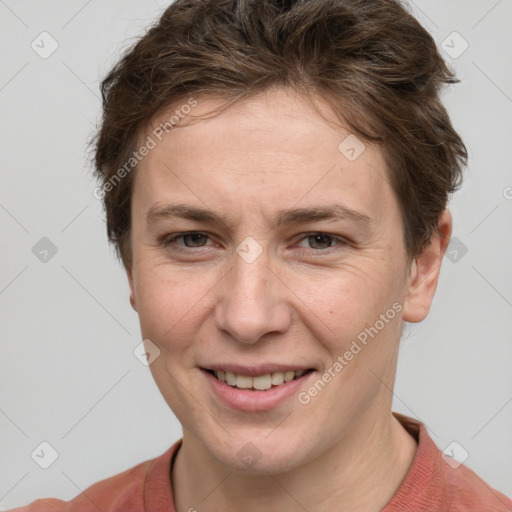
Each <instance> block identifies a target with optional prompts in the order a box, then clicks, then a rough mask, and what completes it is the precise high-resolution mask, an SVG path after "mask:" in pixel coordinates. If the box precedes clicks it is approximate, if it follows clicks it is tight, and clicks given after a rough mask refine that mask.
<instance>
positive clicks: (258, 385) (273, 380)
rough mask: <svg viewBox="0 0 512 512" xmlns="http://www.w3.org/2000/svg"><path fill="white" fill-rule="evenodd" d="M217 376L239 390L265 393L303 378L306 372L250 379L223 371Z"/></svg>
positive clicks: (275, 374)
mask: <svg viewBox="0 0 512 512" xmlns="http://www.w3.org/2000/svg"><path fill="white" fill-rule="evenodd" d="M213 373H214V374H215V376H216V377H217V378H218V379H219V380H220V381H222V382H225V383H226V384H228V386H232V387H237V388H239V389H256V390H258V391H265V390H267V389H270V388H271V387H272V386H279V385H281V384H283V383H285V382H290V381H291V380H294V379H298V378H300V377H302V376H303V375H304V374H305V373H306V371H305V370H297V371H295V372H294V371H288V372H274V373H266V374H265V375H258V376H257V377H249V376H248V375H239V374H236V373H231V372H224V371H223V370H219V371H215V372H213Z"/></svg>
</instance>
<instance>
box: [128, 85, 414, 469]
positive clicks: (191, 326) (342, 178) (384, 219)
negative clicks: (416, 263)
mask: <svg viewBox="0 0 512 512" xmlns="http://www.w3.org/2000/svg"><path fill="white" fill-rule="evenodd" d="M197 100H198V104H197V106H195V107H194V108H193V111H192V115H194V116H198V115H201V114H206V113H208V112H210V111H211V110H212V109H213V108H214V107H217V106H218V105H220V104H221V103H222V102H221V100H220V99H217V100H215V99H213V98H208V99H206V98H204V99H201V98H200V97H198V98H197ZM322 108H324V109H325V110H324V113H325V114H327V115H329V111H328V108H327V106H325V105H324V106H323V107H322ZM168 118H169V113H168V112H167V113H165V114H162V115H160V116H159V117H157V118H155V119H154V120H153V121H152V125H153V126H152V128H148V131H147V132H146V133H145V134H143V140H146V138H147V136H148V135H151V130H152V129H153V128H154V127H155V126H158V125H159V124H160V123H161V122H165V120H167V119H168ZM332 119H334V117H332ZM349 135H350V132H349V131H347V130H345V129H343V128H341V127H340V126H334V125H332V124H330V123H328V122H327V121H326V120H325V119H323V118H322V117H321V116H319V115H318V113H317V112H316V111H315V110H314V109H313V108H312V107H311V105H310V104H309V103H308V102H307V101H306V100H305V99H304V98H303V97H301V96H298V95H296V94H292V93H290V92H284V91H274V92H271V93H270V92H269V93H266V94H264V95H261V96H258V97H254V98H252V99H250V100H245V101H244V102H241V103H238V104H236V105H234V106H232V107H230V108H229V109H228V110H226V111H225V112H223V113H221V114H220V115H217V116H216V117H213V118H211V119H205V120H200V121H198V122H194V123H193V124H187V119H186V118H185V119H183V120H182V121H181V122H180V125H179V127H176V128H174V129H173V130H172V131H170V133H168V134H166V135H164V136H163V137H162V140H161V141H157V144H156V147H154V148H153V149H152V150H151V151H150V152H149V154H148V155H147V156H146V157H145V158H144V159H143V160H142V162H141V163H140V164H139V168H138V169H137V173H136V176H135V182H134V192H133V197H132V211H131V213H132V249H133V267H132V269H131V272H129V281H130V287H131V303H132V306H133V307H134V309H135V310H136V311H137V312H138V314H139V317H140V324H141V331H142V336H143V338H144V339H146V340H151V343H152V345H150V346H149V345H148V346H149V347H150V348H149V351H150V352H151V350H154V349H153V348H151V347H153V346H156V347H157V350H159V351H160V352H159V355H158V357H157V358H156V359H155V360H154V362H152V364H151V365H150V369H151V372H152V374H153V376H154V379H155V381H156V383H157V385H158V387H159V389H160V391H161V393H162V395H163V397H164V398H165V400H166V401H167V403H168V404H169V406H170V407H171V409H172V410H173V411H174V413H175V415H176V416H177V418H178V419H179V421H180V422H181V424H182V426H183V431H184V438H185V439H186V440H187V441H188V442H190V443H191V444H192V443H195V444H196V445H197V446H201V447H202V448H203V449H204V450H205V453H208V455H209V456H211V457H212V459H215V460H216V461H218V462H220V463H222V464H225V465H227V466H229V467H231V468H236V469H239V470H245V471H253V472H259V471H261V472H265V471H270V472H278V471H282V470H285V469H290V468H295V467H299V466H300V465H301V464H304V463H306V462H307V461H310V460H313V459H315V458H317V457H318V456H320V455H321V454H322V453H324V452H326V451H327V450H329V449H332V448H333V447H334V446H335V445H337V444H338V443H340V442H343V440H346V439H349V438H350V437H351V436H353V435H354V433H355V432H360V431H364V429H365V428H367V427H368V426H369V425H372V426H374V425H375V422H378V421H379V419H380V418H383V417H384V416H386V415H388V416H389V410H390V407H391V405H390V404H391V393H390V392H389V388H392V386H393V379H394V371H395V365H396V353H397V347H398V343H399V339H400V334H401V330H402V320H403V319H404V314H406V313H407V312H408V311H411V308H412V307H413V306H411V305H410V304H409V305H408V304H407V300H408V297H407V294H408V291H409V286H410V283H411V281H410V279H409V277H408V276H409V274H408V272H407V270H408V269H407V263H406V255H405V250H404V244H403V235H402V231H403V226H402V222H401V215H400V210H399V205H398V202H397V200H396V198H395V196H394V194H393V191H392V189H391V188H390V186H389V184H388V179H387V170H386V167H385V164H384V159H383V157H382V154H381V152H380V150H379V148H377V147H373V146H371V145H369V144H366V147H365V150H364V151H363V152H362V154H360V156H359V157H358V158H356V159H354V156H357V153H358V152H359V151H360V150H361V149H362V146H357V147H356V149H355V151H353V152H352V151H350V147H348V149H347V147H346V144H347V142H345V146H344V145H343V144H342V145H341V151H340V149H339V147H340V143H342V142H343V141H344V140H345V139H346V137H347V136H349ZM351 140H352V139H349V141H351ZM349 146H350V144H349ZM347 156H349V157H350V158H347ZM178 206H179V207H178ZM190 232H192V233H190ZM411 314H412V313H411ZM365 334H366V336H365ZM363 340H365V342H363ZM357 347H359V348H357ZM350 354H351V355H350ZM336 362H338V364H336ZM211 370H221V372H220V374H219V373H217V376H215V375H213V374H212V372H211ZM227 370H229V372H230V375H229V378H228V381H229V382H230V384H228V383H225V382H222V377H223V372H222V371H227ZM294 370H304V371H305V373H304V374H303V375H302V376H301V374H300V373H292V374H291V375H292V376H293V377H294V380H292V381H287V382H284V383H283V384H280V385H279V382H282V381H283V379H286V378H290V377H289V376H290V374H288V377H286V375H283V374H282V372H284V371H289V372H291V371H294ZM232 373H234V374H235V375H234V377H233V376H232V375H231V374H232ZM236 374H238V376H237V375H236ZM329 375H330V378H329ZM219 376H220V379H219V378H218V377H219ZM252 376H259V377H258V378H256V379H251V377H252ZM224 378H226V376H224ZM232 379H234V380H232ZM319 380H320V381H321V382H320V384H319ZM234 382H236V384H237V386H241V387H244V386H251V387H252V386H254V387H260V388H268V387H269V386H270V385H271V386H272V387H271V388H270V389H267V390H254V389H238V387H233V383H234ZM272 383H274V384H272ZM315 383H316V384H315ZM383 383H384V384H383ZM315 390H316V391H315ZM249 443H250V444H249ZM244 455H249V459H247V458H244ZM251 457H252V458H253V459H256V458H257V459H259V461H258V464H257V465H255V466H254V467H250V464H247V460H250V459H251Z"/></svg>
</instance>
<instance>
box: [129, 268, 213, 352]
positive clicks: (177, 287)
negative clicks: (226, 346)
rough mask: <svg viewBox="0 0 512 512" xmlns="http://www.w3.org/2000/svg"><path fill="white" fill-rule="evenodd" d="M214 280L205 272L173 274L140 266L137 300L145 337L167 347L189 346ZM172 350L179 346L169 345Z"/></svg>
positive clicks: (166, 270)
mask: <svg viewBox="0 0 512 512" xmlns="http://www.w3.org/2000/svg"><path fill="white" fill-rule="evenodd" d="M214 285H215V280H213V279H212V280H211V282H210V279H209V274H208V273H206V272H198V271H197V270H196V271H195V272H193V273H192V272H184V271H180V272H179V273H178V272H173V271H172V270H169V269H165V270H164V267H163V266H162V267H159V266H158V265H157V266H149V265H148V266H143V265H141V266H139V268H138V272H137V286H136V299H137V303H138V313H139V319H140V324H141V330H142V334H143V336H144V337H146V338H149V339H151V340H152V341H154V342H155V343H157V344H158V343H160V344H162V345H164V346H165V345H168V344H169V343H170V340H183V343H186V342H189V340H190V336H191V335H192V333H193V332H195V331H197V325H198V322H199V321H200V320H199V316H202V314H203V312H204V310H205V307H207V304H208V302H209V300H210V301H211V299H209V294H208V291H209V290H210V291H211V290H213V288H214ZM172 343H173V345H174V347H175V348H178V347H176V344H178V343H179V342H178V341H176V342H174V341H173V342H172Z"/></svg>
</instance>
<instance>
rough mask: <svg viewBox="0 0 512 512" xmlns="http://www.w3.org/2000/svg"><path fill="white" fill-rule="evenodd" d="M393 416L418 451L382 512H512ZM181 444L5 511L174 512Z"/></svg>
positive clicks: (416, 426)
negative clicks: (77, 488) (59, 494)
mask: <svg viewBox="0 0 512 512" xmlns="http://www.w3.org/2000/svg"><path fill="white" fill-rule="evenodd" d="M393 414H394V416H395V417H396V418H397V419H398V420H399V421H400V423H401V424H402V425H403V427H404V428H405V429H406V430H407V431H408V432H409V433H410V434H411V435H412V436H413V437H414V438H415V439H416V442H417V443H418V449H417V452H416V455H415V458H414V460H413V463H412V465H411V467H410V468H409V471H408V473H407V475H406V476H405V478H404V480H403V481H402V483H401V485H400V487H399V488H398V489H397V491H396V493H395V494H394V496H393V498H392V499H391V500H390V501H389V502H388V504H387V505H386V506H385V507H384V508H383V509H382V512H406V511H407V512H462V511H464V512H470V511H471V512H512V500H510V499H509V498H507V497H506V496H505V495H503V494H501V493H500V492H498V491H497V490H495V489H493V488H492V487H490V486H489V485H487V484H486V483H485V482H484V481H483V480H482V479H481V478H479V477H478V476H477V475H476V474H475V473H473V471H471V470H470V469H469V468H468V467H466V466H464V465H461V466H459V467H457V468H456V469H454V468H452V467H451V466H450V465H449V464H448V463H447V462H445V460H444V459H443V458H442V453H441V451H440V450H439V448H438V447H437V446H436V445H435V443H434V441H433V440H432V439H431V438H430V436H429V435H428V433H427V430H426V428H425V425H424V424H423V423H420V422H418V421H416V420H413V419H412V418H409V417H407V416H403V415H401V414H398V413H393ZM181 443H182V439H180V440H179V441H177V442H176V443H175V444H174V445H173V446H171V447H170V448H169V449H168V450H167V451H166V452H165V453H163V454H162V455H160V456H159V457H156V458H154V459H151V460H147V461H145V462H142V463H141V464H138V465H136V466H134V467H132V468H131V469H128V470H126V471H124V472H122V473H119V474H118V475H115V476H112V477H110V478H107V479H105V480H102V481H100V482H97V483H95V484H94V485H91V486H90V487H89V488H87V489H86V490H85V491H84V492H82V493H80V494H79V495H78V496H76V497H75V498H73V499H72V500H71V501H68V502H64V501H62V500H58V499H54V498H46V499H40V500H36V501H34V502H33V503H31V504H30V505H27V506H25V507H21V508H16V509H13V510H12V511H11V512H98V510H101V511H102V512H176V509H175V507H174V499H173V491H172V487H171V476H170V475H171V467H172V463H173V460H174V456H175V455H176V453H177V452H178V449H179V447H180V446H181Z"/></svg>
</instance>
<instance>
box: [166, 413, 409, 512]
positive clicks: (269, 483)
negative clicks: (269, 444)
mask: <svg viewBox="0 0 512 512" xmlns="http://www.w3.org/2000/svg"><path fill="white" fill-rule="evenodd" d="M187 434H188V435H187ZM416 449H417V444H416V441H415V440H414V439H413V438H412V437H411V436H410V435H409V434H408V433H407V432H406V430H405V429H404V428H403V427H402V426H401V424H400V423H399V422H398V420H397V419H396V418H395V417H394V416H392V415H391V414H390V413H388V414H387V415H386V416H385V417H384V418H383V419H382V420H380V421H375V418H374V420H373V421H372V422H369V421H366V422H365V423H364V424H363V423H362V422H361V423H360V424H357V425H355V426H354V428H352V429H351V431H350V433H349V435H348V436H345V437H344V438H343V439H342V440H340V441H339V442H338V443H337V444H336V445H334V446H333V448H332V449H331V450H328V451H327V452H326V453H324V454H323V455H322V456H320V457H318V458H316V459H314V460H312V461H310V462H308V463H307V464H304V465H303V466H301V467H299V468H295V469H293V470H291V471H288V472H286V473H279V474H270V473H267V474H264V475H254V474H247V473H243V472H237V471H233V470H230V469H229V468H227V467H226V466H224V465H222V464H220V463H218V462H217V461H216V460H215V459H213V458H212V457H211V456H208V454H206V453H205V452H204V445H202V444H201V443H200V442H198V441H197V439H195V438H194V437H193V435H192V434H189V433H188V432H187V431H184V435H183V444H182V447H181V449H180V450H179V452H178V454H177V456H176V459H175V461H174V465H173V471H172V475H171V477H172V487H173V491H174V499H175V505H176V511H177V512H189V511H194V510H197V511H198V512H220V511H225V510H244V512H256V511H261V510H267V511H268V512H274V511H275V512H277V511H279V512H292V511H293V512H295V511H297V510H307V511H308V512H324V511H327V510H339V511H343V512H352V511H358V512H362V511H364V512H377V511H380V510H382V508H383V507H384V506H385V505H386V503H388V502H389V501H390V499H391V498H392V497H393V495H394V494H395V492H396V490H397V489H398V487H399V486H400V484H401V482H402V481H403V479H404V478H405V475H406V474H407V471H408V470H409V468H410V466H411V464H412V461H413V459H414V455H415V453H416Z"/></svg>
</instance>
